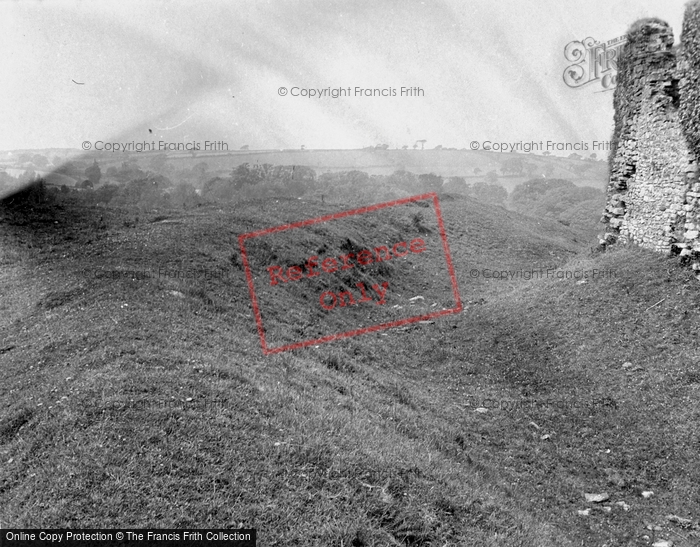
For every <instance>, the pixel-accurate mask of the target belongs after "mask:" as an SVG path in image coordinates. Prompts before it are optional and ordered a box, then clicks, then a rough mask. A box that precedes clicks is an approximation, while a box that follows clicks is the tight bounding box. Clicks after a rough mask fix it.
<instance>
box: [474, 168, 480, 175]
mask: <svg viewBox="0 0 700 547" xmlns="http://www.w3.org/2000/svg"><path fill="white" fill-rule="evenodd" d="M479 173H481V169H479V168H478V167H475V168H474V174H475V175H478V174H479Z"/></svg>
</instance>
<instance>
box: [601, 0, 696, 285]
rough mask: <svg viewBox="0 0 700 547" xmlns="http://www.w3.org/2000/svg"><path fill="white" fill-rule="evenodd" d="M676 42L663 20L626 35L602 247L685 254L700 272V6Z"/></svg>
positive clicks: (687, 15) (692, 7)
mask: <svg viewBox="0 0 700 547" xmlns="http://www.w3.org/2000/svg"><path fill="white" fill-rule="evenodd" d="M673 41H674V39H673V32H672V30H671V28H670V27H669V26H668V25H667V24H666V23H664V22H663V21H661V20H659V19H644V20H641V21H638V22H637V23H635V24H634V25H633V26H632V27H631V28H630V30H629V32H628V34H627V43H626V44H625V46H624V48H623V50H622V52H621V56H620V61H619V64H618V80H617V82H618V83H617V87H616V88H615V95H614V99H613V104H614V107H615V129H614V133H613V141H612V150H611V152H610V157H609V161H610V181H609V183H608V190H607V205H606V208H605V213H604V214H603V218H602V219H601V220H602V222H604V223H605V224H606V225H607V226H606V233H605V234H604V235H603V236H602V237H601V241H600V243H601V244H602V245H603V246H607V245H609V244H612V243H615V242H617V241H620V242H630V243H636V244H638V245H640V246H642V247H646V248H650V249H653V250H656V251H660V252H664V253H668V254H672V253H673V254H680V255H681V256H683V257H686V259H687V260H688V261H689V262H690V263H692V265H693V268H694V269H695V270H700V237H699V235H700V178H698V175H700V173H699V172H698V164H697V158H699V157H700V87H699V86H700V0H695V1H694V2H692V3H690V4H689V5H688V6H687V8H686V13H685V19H684V23H683V32H682V35H681V45H680V47H679V48H674V47H673ZM698 278H699V279H700V272H699V273H698Z"/></svg>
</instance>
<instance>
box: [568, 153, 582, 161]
mask: <svg viewBox="0 0 700 547" xmlns="http://www.w3.org/2000/svg"><path fill="white" fill-rule="evenodd" d="M569 159H570V160H580V159H582V157H581V156H580V155H579V154H577V153H576V152H573V153H571V154H569Z"/></svg>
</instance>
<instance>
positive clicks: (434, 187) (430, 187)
mask: <svg viewBox="0 0 700 547" xmlns="http://www.w3.org/2000/svg"><path fill="white" fill-rule="evenodd" d="M418 182H419V183H420V185H421V187H422V188H423V189H424V190H425V191H427V192H439V191H441V190H442V177H441V176H440V175H436V174H435V173H428V174H423V175H418Z"/></svg>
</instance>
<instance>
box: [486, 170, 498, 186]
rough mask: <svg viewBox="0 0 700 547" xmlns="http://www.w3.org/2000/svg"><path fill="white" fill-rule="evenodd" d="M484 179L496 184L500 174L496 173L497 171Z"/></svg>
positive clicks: (489, 173)
mask: <svg viewBox="0 0 700 547" xmlns="http://www.w3.org/2000/svg"><path fill="white" fill-rule="evenodd" d="M484 178H485V179H486V182H488V183H490V184H495V183H496V182H497V181H498V173H496V171H489V172H488V173H486V176H485V177H484Z"/></svg>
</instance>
